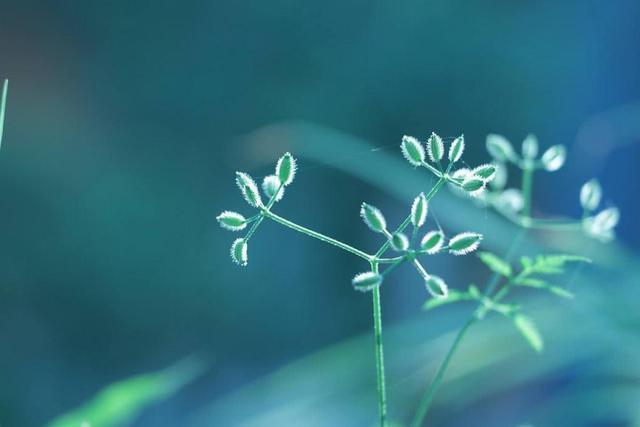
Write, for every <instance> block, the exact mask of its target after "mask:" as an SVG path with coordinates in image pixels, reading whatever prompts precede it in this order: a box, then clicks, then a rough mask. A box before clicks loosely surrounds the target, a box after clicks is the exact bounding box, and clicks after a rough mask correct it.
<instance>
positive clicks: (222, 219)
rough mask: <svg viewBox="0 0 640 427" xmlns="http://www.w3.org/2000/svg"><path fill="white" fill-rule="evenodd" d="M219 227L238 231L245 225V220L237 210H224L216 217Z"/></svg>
mask: <svg viewBox="0 0 640 427" xmlns="http://www.w3.org/2000/svg"><path fill="white" fill-rule="evenodd" d="M216 219H217V220H218V222H219V223H220V227H222V228H225V229H227V230H230V231H240V230H242V229H244V228H245V227H246V226H247V220H246V218H245V217H244V216H242V215H240V214H239V213H237V212H231V211H224V212H222V213H221V214H220V215H218V216H217V217H216Z"/></svg>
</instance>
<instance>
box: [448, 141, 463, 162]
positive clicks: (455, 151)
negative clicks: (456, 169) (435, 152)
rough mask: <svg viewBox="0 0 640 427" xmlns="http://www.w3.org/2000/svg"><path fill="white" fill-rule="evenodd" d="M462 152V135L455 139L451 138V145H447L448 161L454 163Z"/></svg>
mask: <svg viewBox="0 0 640 427" xmlns="http://www.w3.org/2000/svg"><path fill="white" fill-rule="evenodd" d="M463 152H464V135H460V136H459V137H457V138H456V139H454V140H453V142H452V143H451V146H450V147H449V161H450V162H451V163H456V162H457V161H459V160H460V158H461V157H462V153H463Z"/></svg>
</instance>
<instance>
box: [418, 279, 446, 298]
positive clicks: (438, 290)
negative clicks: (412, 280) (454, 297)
mask: <svg viewBox="0 0 640 427" xmlns="http://www.w3.org/2000/svg"><path fill="white" fill-rule="evenodd" d="M424 286H425V287H426V288H427V291H428V292H429V294H430V295H431V296H432V297H434V298H446V297H447V296H449V287H448V286H447V284H446V283H445V281H444V280H442V278H440V277H438V276H429V277H428V278H427V279H425V281H424Z"/></svg>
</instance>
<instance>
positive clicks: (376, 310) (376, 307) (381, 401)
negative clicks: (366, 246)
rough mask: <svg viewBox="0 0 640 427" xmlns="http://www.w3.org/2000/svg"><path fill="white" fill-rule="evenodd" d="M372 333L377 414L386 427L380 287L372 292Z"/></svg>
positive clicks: (372, 265)
mask: <svg viewBox="0 0 640 427" xmlns="http://www.w3.org/2000/svg"><path fill="white" fill-rule="evenodd" d="M371 271H373V272H374V273H377V272H378V264H377V263H375V262H372V263H371ZM373 333H374V338H375V353H376V383H377V387H378V413H379V415H380V427H385V426H386V425H387V389H386V385H385V379H384V346H383V343H382V308H381V303H380V286H377V287H376V288H375V289H374V290H373Z"/></svg>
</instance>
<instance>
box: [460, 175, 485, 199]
mask: <svg viewBox="0 0 640 427" xmlns="http://www.w3.org/2000/svg"><path fill="white" fill-rule="evenodd" d="M485 187H486V183H485V181H484V180H483V179H481V178H479V177H477V176H475V175H473V174H472V173H469V174H468V175H467V177H466V178H465V179H464V181H462V189H463V190H464V191H466V192H467V193H469V195H470V196H471V197H478V196H480V195H482V193H483V192H484V189H485Z"/></svg>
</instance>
